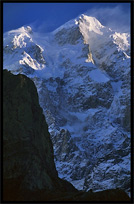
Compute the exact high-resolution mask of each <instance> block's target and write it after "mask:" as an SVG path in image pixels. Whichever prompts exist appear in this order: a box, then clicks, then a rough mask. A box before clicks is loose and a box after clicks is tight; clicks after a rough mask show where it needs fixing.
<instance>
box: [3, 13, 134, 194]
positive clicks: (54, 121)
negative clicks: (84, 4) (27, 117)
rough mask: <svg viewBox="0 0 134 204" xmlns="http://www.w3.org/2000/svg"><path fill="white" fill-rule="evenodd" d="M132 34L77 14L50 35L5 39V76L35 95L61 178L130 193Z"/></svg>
mask: <svg viewBox="0 0 134 204" xmlns="http://www.w3.org/2000/svg"><path fill="white" fill-rule="evenodd" d="M129 38H130V35H129V34H128V33H117V32H115V31H112V30H111V29H110V28H107V27H105V26H103V25H101V23H100V22H99V21H98V20H97V19H96V18H94V17H90V16H86V15H80V16H79V17H77V18H76V19H73V20H71V21H69V22H67V23H66V24H64V25H62V26H60V27H59V28H57V29H56V30H55V31H53V32H52V33H49V34H44V35H41V34H39V33H34V32H32V30H31V28H30V27H27V28H25V27H22V28H20V29H17V30H14V31H10V32H8V33H5V34H4V48H3V49H4V69H9V70H10V71H11V72H13V73H14V74H18V73H23V74H25V75H27V76H28V77H30V78H31V79H32V80H33V81H34V83H35V85H36V87H37V90H38V94H39V102H40V105H41V107H42V108H43V111H44V115H45V117H46V121H47V123H48V128H49V132H50V135H51V139H52V142H53V145H54V154H55V164H56V168H57V170H58V174H59V176H60V177H61V178H64V179H67V180H68V181H70V182H71V183H72V184H73V185H74V186H75V187H76V188H78V189H81V190H85V191H88V190H89V189H93V191H99V190H104V189H109V188H121V189H123V190H125V191H126V192H127V193H129V192H130V40H129Z"/></svg>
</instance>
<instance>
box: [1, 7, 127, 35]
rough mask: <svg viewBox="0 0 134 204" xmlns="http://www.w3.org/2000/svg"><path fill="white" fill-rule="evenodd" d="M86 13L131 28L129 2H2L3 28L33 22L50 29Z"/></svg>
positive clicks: (31, 23) (102, 21) (118, 25)
mask: <svg viewBox="0 0 134 204" xmlns="http://www.w3.org/2000/svg"><path fill="white" fill-rule="evenodd" d="M85 12H87V13H88V15H90V16H94V17H96V18H97V19H98V20H99V21H100V22H101V23H102V24H103V25H107V26H109V27H113V28H120V29H122V30H123V31H124V32H126V31H127V30H128V29H129V28H130V3H3V31H4V32H6V31H9V30H12V29H17V28H19V27H21V26H24V25H31V27H33V29H37V30H38V31H40V32H50V31H53V30H54V29H56V28H57V27H59V26H60V25H62V24H64V23H65V22H67V21H69V20H71V19H73V18H75V17H77V16H78V15H80V14H83V13H85Z"/></svg>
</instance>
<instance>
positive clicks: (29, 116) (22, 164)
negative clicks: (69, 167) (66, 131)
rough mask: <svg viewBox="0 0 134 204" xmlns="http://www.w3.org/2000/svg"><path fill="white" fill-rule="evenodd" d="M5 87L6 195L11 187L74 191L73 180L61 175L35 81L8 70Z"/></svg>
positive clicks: (16, 188)
mask: <svg viewBox="0 0 134 204" xmlns="http://www.w3.org/2000/svg"><path fill="white" fill-rule="evenodd" d="M3 90H4V98H3V102H4V103H3V105H4V109H3V113H4V120H3V145H4V147H3V153H4V154H3V162H4V163H3V167H4V169H3V177H4V196H5V198H7V197H8V194H9V193H10V192H9V191H8V190H9V189H8V188H9V187H11V188H14V189H12V190H14V191H15V190H16V191H17V190H19V191H21V190H22V191H24V190H25V191H26V190H29V191H30V190H31V191H34V190H36V189H38V190H41V189H43V190H44V191H45V190H46V191H50V192H51V191H52V192H53V191H57V189H59V190H61V189H62V188H63V189H67V188H70V190H71V189H72V191H75V188H74V187H73V186H72V185H71V184H69V183H67V182H65V184H64V181H61V180H60V179H59V178H58V173H57V171H56V168H55V164H54V155H53V147H52V142H51V140H50V134H49V132H48V126H47V124H46V121H45V118H44V115H43V113H42V109H41V108H40V106H39V102H38V95H37V91H36V88H35V85H34V83H33V82H32V81H31V80H30V79H28V78H27V77H26V76H24V75H21V74H20V75H18V76H14V75H12V74H11V73H10V72H8V71H6V70H5V71H4V86H3ZM7 189H8V190H7ZM10 190H11V189H10ZM6 196H7V197H6ZM10 199H11V198H10Z"/></svg>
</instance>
